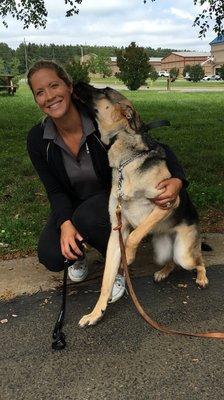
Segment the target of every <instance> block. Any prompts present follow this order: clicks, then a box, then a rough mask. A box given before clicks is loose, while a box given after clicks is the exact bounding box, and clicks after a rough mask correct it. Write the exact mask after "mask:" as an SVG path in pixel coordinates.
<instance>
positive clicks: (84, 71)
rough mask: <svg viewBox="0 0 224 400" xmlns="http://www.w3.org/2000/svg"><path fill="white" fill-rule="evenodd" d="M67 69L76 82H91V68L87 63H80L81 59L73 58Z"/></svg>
mask: <svg viewBox="0 0 224 400" xmlns="http://www.w3.org/2000/svg"><path fill="white" fill-rule="evenodd" d="M66 71H67V72H68V74H69V75H70V76H71V78H72V79H73V81H74V82H78V81H82V82H85V83H89V82H90V77H89V68H88V65H86V64H80V63H79V61H75V60H73V61H71V62H70V63H69V64H67V66H66Z"/></svg>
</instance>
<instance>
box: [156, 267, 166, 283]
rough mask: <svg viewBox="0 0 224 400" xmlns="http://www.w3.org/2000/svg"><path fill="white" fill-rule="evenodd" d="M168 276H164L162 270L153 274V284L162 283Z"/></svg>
mask: <svg viewBox="0 0 224 400" xmlns="http://www.w3.org/2000/svg"><path fill="white" fill-rule="evenodd" d="M167 276H168V274H166V273H165V272H164V271H163V270H161V271H157V272H155V273H154V282H162V281H164V280H165V279H166V278H167Z"/></svg>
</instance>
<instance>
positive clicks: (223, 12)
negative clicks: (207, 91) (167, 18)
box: [0, 0, 224, 37]
mask: <svg viewBox="0 0 224 400" xmlns="http://www.w3.org/2000/svg"><path fill="white" fill-rule="evenodd" d="M120 1H122V0H120ZM137 1H138V2H139V4H140V1H141V2H143V3H147V0H136V2H137ZM149 1H152V2H154V1H156V0H148V2H149ZM193 1H194V4H195V6H202V7H203V6H204V8H203V9H202V12H200V13H199V14H198V16H197V17H196V19H195V21H194V26H198V27H199V28H200V31H199V36H200V37H203V36H205V35H206V33H207V31H208V29H209V23H210V21H211V20H212V21H214V31H215V32H216V33H217V34H221V33H224V24H223V21H224V5H223V0H193ZM64 3H65V10H66V13H65V16H66V17H71V16H73V15H75V14H78V12H79V9H78V8H77V4H78V5H79V4H81V3H82V0H64ZM0 16H1V17H2V18H3V24H4V25H5V26H6V27H7V26H8V25H7V22H6V18H7V17H9V16H12V17H13V18H16V19H17V20H19V21H21V22H23V27H24V28H28V27H29V26H30V25H34V27H35V28H38V27H43V28H46V24H47V17H48V11H47V8H46V5H45V0H35V1H31V0H21V1H15V0H1V1H0Z"/></svg>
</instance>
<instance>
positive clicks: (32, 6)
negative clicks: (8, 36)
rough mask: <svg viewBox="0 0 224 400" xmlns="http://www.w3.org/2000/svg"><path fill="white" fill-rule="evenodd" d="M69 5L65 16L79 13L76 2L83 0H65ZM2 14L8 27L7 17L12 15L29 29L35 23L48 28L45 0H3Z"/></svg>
mask: <svg viewBox="0 0 224 400" xmlns="http://www.w3.org/2000/svg"><path fill="white" fill-rule="evenodd" d="M64 3H65V5H66V6H67V7H70V8H69V9H67V11H66V14H65V16H66V17H71V16H72V15H75V14H78V12H79V10H78V9H77V7H76V5H75V3H77V4H81V3H82V0H73V1H72V0H64ZM0 16H1V17H2V18H3V24H4V25H5V26H6V27H8V24H7V22H6V21H5V18H7V17H8V16H12V17H13V18H16V19H17V20H19V21H22V22H23V28H24V29H27V28H28V27H29V26H30V25H34V27H35V28H39V27H43V28H46V24H47V16H48V12H47V8H46V5H45V1H44V0H35V1H31V0H22V1H19V2H18V1H15V0H2V1H0Z"/></svg>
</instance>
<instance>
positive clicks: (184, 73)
mask: <svg viewBox="0 0 224 400" xmlns="http://www.w3.org/2000/svg"><path fill="white" fill-rule="evenodd" d="M190 70H191V66H190V65H189V64H186V65H185V67H184V69H183V76H184V77H185V76H186V75H189V74H190Z"/></svg>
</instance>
